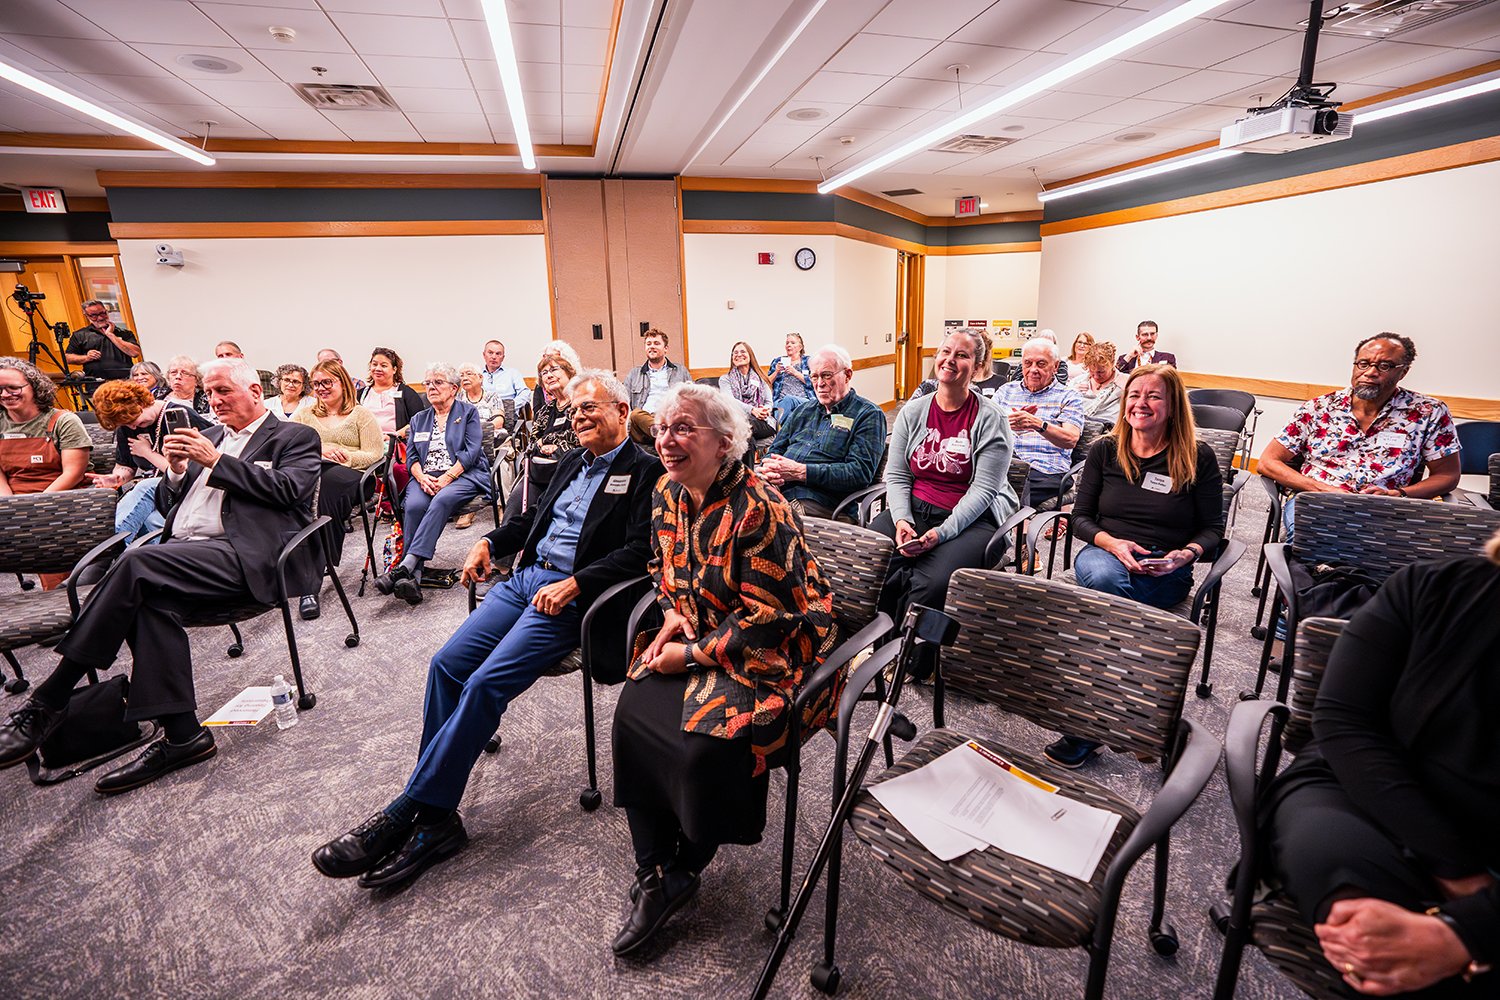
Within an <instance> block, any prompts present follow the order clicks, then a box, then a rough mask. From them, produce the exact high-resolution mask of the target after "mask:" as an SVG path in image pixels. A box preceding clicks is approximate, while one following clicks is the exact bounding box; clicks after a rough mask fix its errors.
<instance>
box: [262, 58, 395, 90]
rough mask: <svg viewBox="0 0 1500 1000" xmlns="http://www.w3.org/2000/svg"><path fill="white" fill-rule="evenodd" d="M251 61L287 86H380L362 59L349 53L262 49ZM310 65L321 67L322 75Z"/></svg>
mask: <svg viewBox="0 0 1500 1000" xmlns="http://www.w3.org/2000/svg"><path fill="white" fill-rule="evenodd" d="M255 58H256V59H258V60H260V62H261V64H262V65H264V66H265V67H266V69H268V70H270V71H271V72H272V73H274V74H275V75H276V76H278V77H280V78H281V79H283V80H285V81H286V82H287V83H318V82H322V83H346V84H352V85H354V86H373V85H377V84H379V83H380V81H379V80H377V79H375V74H374V73H372V72H370V67H368V66H366V65H365V63H364V60H363V59H361V58H360V57H359V56H357V55H354V54H353V53H352V52H351V53H339V52H297V51H294V50H288V51H278V50H276V49H262V50H260V51H258V52H256V53H255ZM314 66H322V67H323V68H324V69H325V70H327V72H326V73H314V72H313V67H314Z"/></svg>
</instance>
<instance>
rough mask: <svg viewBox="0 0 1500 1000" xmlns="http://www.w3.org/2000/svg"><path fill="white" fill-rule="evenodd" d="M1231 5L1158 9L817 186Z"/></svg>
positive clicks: (1202, 1) (916, 148)
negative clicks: (1210, 12)
mask: <svg viewBox="0 0 1500 1000" xmlns="http://www.w3.org/2000/svg"><path fill="white" fill-rule="evenodd" d="M1228 2H1229V0H1184V2H1182V3H1177V4H1171V5H1168V6H1166V7H1164V8H1157V9H1156V10H1154V11H1152V12H1151V13H1150V14H1148V15H1146V16H1145V17H1142V18H1140V19H1139V20H1137V21H1134V22H1132V23H1131V24H1129V25H1127V26H1126V27H1124V28H1122V29H1120V30H1119V31H1117V32H1115V33H1114V34H1111V35H1106V36H1105V37H1104V38H1103V39H1102V40H1100V41H1098V42H1096V43H1094V45H1092V46H1091V47H1089V48H1086V49H1084V50H1082V51H1081V52H1076V53H1074V54H1073V55H1070V56H1067V57H1066V58H1064V59H1061V60H1059V61H1058V62H1055V63H1053V64H1052V65H1051V66H1049V67H1048V68H1046V69H1044V70H1042V71H1040V72H1039V73H1036V74H1034V75H1033V76H1031V77H1028V78H1027V79H1026V80H1024V81H1022V82H1021V83H1019V84H1017V85H1016V86H1014V87H1012V88H1010V89H1009V90H1006V91H1003V92H1001V93H999V94H996V95H995V96H994V97H992V98H990V99H989V100H988V101H985V102H984V103H982V104H976V105H975V106H974V107H972V108H970V109H969V110H967V111H962V112H960V113H958V114H956V115H954V116H952V117H951V118H949V119H947V120H946V121H944V122H943V123H942V124H941V125H938V126H936V127H934V128H931V129H928V130H927V131H926V132H923V133H922V134H921V135H919V136H917V137H916V138H914V139H909V140H907V141H906V142H904V143H902V144H901V145H899V146H896V147H895V148H894V149H890V150H887V151H886V152H884V153H881V154H879V155H878V156H875V157H872V158H871V159H868V160H865V161H864V162H862V163H859V164H856V165H855V166H853V167H850V168H849V169H848V170H845V171H843V172H841V173H838V174H835V175H834V176H832V177H830V178H829V179H828V180H826V181H824V182H823V183H822V184H819V185H818V193H819V194H827V193H828V192H830V191H832V190H834V189H835V188H840V187H843V186H844V185H845V184H848V183H849V182H850V181H854V180H857V179H859V178H860V177H863V176H864V175H865V174H868V173H871V172H872V171H875V170H879V169H880V168H881V167H885V166H889V165H890V164H892V163H895V162H896V161H897V160H904V159H906V158H907V157H908V156H911V155H912V154H913V153H917V152H920V151H922V150H924V149H927V148H928V147H929V146H933V145H935V144H937V143H939V142H942V141H943V140H944V139H947V138H949V137H951V136H954V135H957V134H958V133H960V132H962V131H964V130H965V129H967V128H968V127H969V126H971V125H973V124H975V123H976V122H981V121H984V120H985V119H986V118H992V117H994V116H995V115H997V114H999V113H1000V112H1002V111H1004V110H1005V109H1006V108H1010V107H1014V106H1015V105H1017V104H1020V103H1021V102H1022V101H1024V100H1027V99H1028V98H1032V97H1035V96H1036V95H1037V94H1040V93H1042V92H1043V91H1046V90H1052V89H1054V88H1056V87H1058V86H1060V85H1061V84H1063V83H1064V82H1066V81H1068V80H1071V79H1072V78H1073V77H1075V76H1078V75H1079V74H1080V73H1083V72H1086V71H1087V70H1091V69H1093V68H1094V67H1095V66H1098V65H1099V64H1100V63H1102V62H1105V61H1106V60H1109V59H1113V58H1115V57H1116V56H1120V55H1123V54H1124V53H1126V52H1128V51H1130V50H1131V49H1133V48H1136V47H1137V46H1140V45H1143V44H1145V43H1146V42H1149V41H1150V40H1151V39H1153V38H1156V37H1157V36H1158V35H1163V34H1166V33H1167V32H1168V31H1171V30H1172V29H1173V28H1175V27H1177V26H1178V25H1181V24H1183V23H1185V22H1187V21H1190V20H1192V19H1193V18H1195V17H1199V16H1201V15H1203V14H1206V13H1208V12H1209V11H1211V10H1213V9H1214V8H1215V7H1221V6H1223V5H1224V4H1226V3H1228Z"/></svg>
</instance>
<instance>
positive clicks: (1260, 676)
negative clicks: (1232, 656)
mask: <svg viewBox="0 0 1500 1000" xmlns="http://www.w3.org/2000/svg"><path fill="white" fill-rule="evenodd" d="M1283 606H1284V602H1283V601H1282V599H1281V588H1279V587H1277V588H1276V590H1275V594H1274V596H1273V597H1272V598H1271V615H1270V617H1269V618H1267V619H1266V634H1265V636H1264V637H1263V638H1262V640H1261V647H1260V670H1259V671H1258V672H1257V673H1256V675H1255V694H1254V695H1253V696H1251V699H1250V700H1253V699H1254V698H1259V697H1260V696H1261V693H1262V692H1263V691H1265V689H1266V673H1267V672H1268V671H1269V670H1270V667H1271V643H1273V642H1275V641H1276V623H1277V622H1278V621H1280V620H1281V609H1282V607H1283ZM1287 635H1288V636H1290V635H1291V632H1290V631H1288V633H1287ZM1240 699H1241V700H1242V701H1243V700H1247V699H1246V697H1245V695H1244V694H1241V695H1240Z"/></svg>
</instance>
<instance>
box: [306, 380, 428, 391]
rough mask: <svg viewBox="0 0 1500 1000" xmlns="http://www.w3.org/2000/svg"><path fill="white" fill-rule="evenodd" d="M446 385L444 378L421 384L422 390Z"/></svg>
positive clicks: (425, 381)
mask: <svg viewBox="0 0 1500 1000" xmlns="http://www.w3.org/2000/svg"><path fill="white" fill-rule="evenodd" d="M317 384H318V383H316V382H314V383H313V385H317ZM447 384H448V380H447V379H445V378H430V379H426V380H424V381H423V382H422V388H424V389H431V388H432V387H434V386H439V385H447Z"/></svg>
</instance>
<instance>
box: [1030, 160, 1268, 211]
mask: <svg viewBox="0 0 1500 1000" xmlns="http://www.w3.org/2000/svg"><path fill="white" fill-rule="evenodd" d="M1240 152H1241V151H1240V150H1238V149H1210V150H1205V151H1204V152H1201V153H1198V154H1196V155H1193V156H1184V157H1180V158H1178V159H1175V160H1167V161H1166V162H1164V163H1156V164H1153V165H1151V166H1149V167H1141V168H1140V169H1138V170H1126V171H1123V172H1121V173H1118V174H1110V175H1109V176H1108V177H1100V178H1097V179H1095V180H1091V181H1083V182H1082V183H1079V184H1069V185H1068V186H1067V187H1060V188H1053V189H1052V190H1051V191H1043V192H1042V193H1041V194H1039V195H1037V196H1036V200H1037V201H1041V202H1048V201H1052V200H1053V199H1054V198H1066V197H1068V196H1069V195H1074V194H1087V193H1088V192H1090V191H1098V190H1099V189H1101V188H1107V187H1114V186H1115V185H1116V184H1126V183H1128V182H1130V181H1138V180H1140V179H1141V178H1143V177H1155V176H1157V175H1158V174H1169V173H1171V172H1172V171H1174V170H1181V169H1183V168H1184V167H1196V166H1197V165H1198V164H1200V163H1212V162H1213V161H1214V160H1222V159H1223V158H1224V157H1226V156H1237V155H1239V153H1240Z"/></svg>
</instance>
